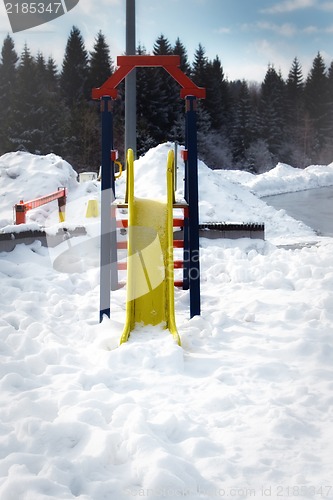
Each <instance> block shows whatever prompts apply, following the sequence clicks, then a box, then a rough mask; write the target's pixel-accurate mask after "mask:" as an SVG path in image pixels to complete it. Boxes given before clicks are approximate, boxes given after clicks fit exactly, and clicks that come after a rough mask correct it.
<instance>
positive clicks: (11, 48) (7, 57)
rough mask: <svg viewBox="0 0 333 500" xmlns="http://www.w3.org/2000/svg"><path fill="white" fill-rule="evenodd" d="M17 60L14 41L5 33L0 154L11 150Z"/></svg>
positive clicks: (0, 66)
mask: <svg viewBox="0 0 333 500" xmlns="http://www.w3.org/2000/svg"><path fill="white" fill-rule="evenodd" d="M17 62H18V55H17V53H16V51H15V45H14V41H13V39H12V38H11V37H10V36H9V35H7V37H6V38H5V40H4V42H3V46H2V50H1V64H0V155H2V154H3V153H6V152H8V151H11V150H12V142H11V135H12V129H13V125H14V116H13V113H14V110H13V106H14V99H15V89H16V79H17Z"/></svg>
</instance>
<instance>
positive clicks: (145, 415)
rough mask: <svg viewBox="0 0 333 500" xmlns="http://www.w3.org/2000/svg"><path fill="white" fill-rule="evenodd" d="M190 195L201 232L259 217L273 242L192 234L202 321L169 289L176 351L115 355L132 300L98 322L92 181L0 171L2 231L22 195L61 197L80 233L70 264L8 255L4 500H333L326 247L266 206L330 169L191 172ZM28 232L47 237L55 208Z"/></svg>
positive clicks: (155, 174) (158, 153) (151, 343)
mask: <svg viewBox="0 0 333 500" xmlns="http://www.w3.org/2000/svg"><path fill="white" fill-rule="evenodd" d="M170 147H172V145H171V144H163V145H160V146H158V147H157V148H154V149H152V150H151V151H149V152H148V153H147V154H146V155H145V157H143V158H141V159H140V160H138V161H137V162H136V165H135V167H136V190H137V194H139V195H140V196H149V197H154V198H155V197H160V196H163V195H164V193H165V186H164V175H165V164H166V155H167V151H168V149H169V148H170ZM178 166H179V170H178V197H179V198H180V197H181V196H182V179H183V171H182V162H181V160H180V158H179V161H178ZM199 183H200V219H201V222H208V221H233V222H264V223H265V235H266V240H265V241H262V240H251V239H240V240H208V239H201V241H200V244H201V271H202V277H201V306H202V315H201V316H200V317H195V318H193V319H189V297H188V292H186V291H183V290H179V289H176V290H175V301H176V319H177V326H178V330H179V333H180V336H181V340H182V347H178V346H177V345H176V344H175V343H174V341H173V338H172V336H171V335H169V334H168V333H167V332H166V331H163V330H161V329H159V328H149V327H145V328H137V330H136V331H135V332H134V333H132V335H131V337H130V340H129V342H128V343H126V344H123V345H122V346H121V347H117V343H118V340H119V336H120V334H121V331H122V326H123V322H124V318H125V289H124V288H122V289H120V290H118V291H116V292H113V293H112V297H111V310H112V317H111V319H110V320H108V319H104V321H103V322H102V323H101V324H99V323H98V309H99V269H98V238H92V236H93V235H95V234H96V228H97V227H98V220H97V221H96V219H86V218H85V212H86V207H87V203H88V200H89V199H92V198H96V199H97V200H98V198H99V185H98V183H97V182H88V183H85V184H81V185H80V184H78V182H77V180H76V175H75V172H74V171H73V170H72V168H71V167H70V165H68V163H66V162H65V161H63V160H62V159H61V158H59V157H57V156H55V155H53V154H52V155H47V156H34V155H30V154H27V153H9V154H6V155H4V156H2V157H1V158H0V208H1V216H0V218H1V220H0V227H1V228H2V231H11V230H13V229H15V228H13V226H12V224H13V211H12V207H13V205H14V204H15V203H17V202H18V201H19V200H20V199H24V200H28V199H31V198H34V197H36V196H40V195H43V194H46V193H48V192H52V191H54V190H56V189H57V188H58V187H60V186H65V187H67V188H68V206H67V211H66V214H67V222H66V224H67V225H73V226H75V225H77V224H84V225H85V226H86V227H87V231H88V236H87V237H86V239H85V240H84V241H82V240H80V238H77V239H75V240H77V241H78V244H75V241H74V240H72V245H73V247H72V249H71V251H72V252H73V253H72V254H71V257H72V260H71V265H70V266H67V267H66V266H57V265H56V263H57V262H59V260H57V259H59V253H60V254H61V252H63V253H64V252H65V249H62V248H61V246H60V247H59V248H58V249H54V252H58V255H57V256H55V254H54V253H52V251H51V250H48V249H47V248H44V247H41V246H40V244H39V243H38V242H36V243H34V244H32V245H29V246H26V245H24V244H20V245H18V246H17V247H16V248H15V250H14V251H13V252H10V253H4V252H3V253H0V276H1V319H0V356H1V358H0V372H1V375H0V391H1V392H0V394H1V395H0V404H1V407H0V456H1V458H0V499H1V500H49V499H54V500H60V499H65V500H70V499H79V500H103V499H105V500H129V499H131V498H137V497H139V498H149V499H153V500H157V499H160V498H166V499H169V500H172V499H173V498H186V499H189V500H197V499H200V498H207V499H209V498H235V499H244V498H253V497H256V498H264V497H268V498H270V499H280V498H294V497H295V498H297V499H308V498H316V499H333V468H332V449H333V240H332V238H325V237H318V236H317V235H316V234H315V232H314V231H312V230H311V229H310V228H308V227H306V226H305V225H304V224H303V223H301V222H299V221H296V220H294V219H292V218H291V217H289V216H288V215H287V214H286V213H285V212H284V211H283V210H280V211H276V210H275V209H274V208H273V207H269V206H268V205H267V204H266V203H265V202H264V201H263V200H261V199H260V196H264V195H268V194H273V193H278V192H279V193H281V192H286V191H296V190H301V189H308V188H312V187H318V186H327V185H333V164H331V165H328V166H310V167H308V168H307V169H305V170H298V169H293V168H292V167H289V166H286V165H281V164H279V165H278V166H277V167H276V168H275V169H273V170H272V171H270V172H268V173H265V174H262V175H259V176H253V175H251V174H249V173H244V172H236V171H212V170H210V169H208V168H207V167H206V166H205V165H204V164H203V163H202V162H199ZM124 185H125V184H124V179H123V178H121V179H120V180H119V181H117V188H116V189H117V195H118V196H121V195H122V194H123V192H124ZM27 219H28V220H27V222H28V227H37V226H39V225H42V226H45V227H47V228H48V230H49V231H50V232H52V231H54V230H55V228H58V225H57V202H52V203H51V204H49V205H45V206H43V207H40V208H39V209H35V210H34V211H31V212H28V218H27ZM85 242H86V243H88V244H87V245H86V246H84V245H83V243H85ZM89 242H90V243H89ZM292 243H301V245H299V247H295V248H294V249H288V248H289V247H288V245H290V244H292ZM66 245H67V247H66V248H67V249H68V243H66ZM83 248H84V250H83Z"/></svg>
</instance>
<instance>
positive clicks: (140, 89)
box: [136, 45, 160, 156]
mask: <svg viewBox="0 0 333 500" xmlns="http://www.w3.org/2000/svg"><path fill="white" fill-rule="evenodd" d="M146 53H147V52H146V49H145V47H143V46H141V45H139V46H138V47H137V54H138V55H145V54H146ZM155 79H156V72H155V68H137V69H136V95H137V99H136V114H137V153H138V156H140V155H143V154H145V153H146V152H147V151H148V149H150V148H151V147H154V146H156V145H157V144H158V143H159V141H158V139H157V138H156V135H155V134H156V128H157V124H159V116H158V114H159V99H160V91H159V88H158V86H157V85H156V84H155V83H156V80H155ZM155 124H156V127H155ZM158 126H159V125H158ZM158 135H159V136H160V131H159V130H158Z"/></svg>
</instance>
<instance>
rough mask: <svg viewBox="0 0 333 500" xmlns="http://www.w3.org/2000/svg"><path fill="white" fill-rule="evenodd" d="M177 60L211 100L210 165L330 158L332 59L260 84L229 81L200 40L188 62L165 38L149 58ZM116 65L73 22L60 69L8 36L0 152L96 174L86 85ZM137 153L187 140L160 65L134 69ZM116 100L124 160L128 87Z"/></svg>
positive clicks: (255, 168)
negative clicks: (43, 157) (51, 158)
mask: <svg viewBox="0 0 333 500" xmlns="http://www.w3.org/2000/svg"><path fill="white" fill-rule="evenodd" d="M149 53H151V54H153V55H168V54H177V55H179V56H180V58H181V69H182V71H183V72H185V73H186V74H187V75H188V76H190V78H191V79H192V80H193V81H194V82H195V83H196V84H197V85H198V86H200V87H205V88H206V91H207V97H206V99H205V100H200V101H199V106H198V115H197V116H198V119H197V122H198V155H199V158H200V159H202V160H204V161H205V162H206V163H207V165H208V166H210V167H211V168H224V169H231V168H233V169H235V168H237V169H243V170H248V171H251V172H254V173H256V172H263V171H265V170H269V169H270V168H272V167H274V166H275V165H276V163H277V161H280V162H284V163H288V164H290V165H292V166H294V167H299V168H304V167H306V166H308V165H310V164H327V163H331V162H332V161H333V62H332V63H331V65H330V66H329V67H326V65H325V62H324V60H323V57H322V56H321V54H320V52H318V53H317V55H316V57H315V58H314V60H313V63H312V67H311V69H310V71H309V73H308V75H303V72H302V66H301V63H300V61H299V60H298V58H297V57H295V58H294V59H293V61H291V67H290V71H289V74H288V77H287V79H286V80H284V79H283V78H282V76H281V74H280V72H279V71H276V69H275V68H274V65H269V66H268V67H267V72H266V75H265V78H264V81H263V82H262V83H260V82H248V81H247V80H246V79H244V80H242V81H240V80H237V81H228V79H226V78H225V75H224V71H223V66H222V63H221V61H220V58H219V56H216V57H215V59H214V60H209V59H208V58H207V56H206V55H205V49H204V47H203V46H202V45H201V44H200V43H199V44H198V48H197V50H196V52H195V54H194V60H193V62H192V63H191V62H189V60H188V56H187V51H186V48H185V47H184V45H183V44H182V42H181V41H180V39H179V38H178V39H177V40H176V42H175V44H174V45H172V44H171V43H170V42H169V40H168V39H167V38H166V37H165V36H164V35H161V36H159V37H158V38H157V40H156V42H155V44H154V47H153V50H152V52H149V51H147V50H146V48H145V47H142V46H138V47H137V54H149ZM114 69H115V67H114V62H113V61H112V58H111V56H110V47H109V45H108V44H107V42H106V38H105V36H104V35H103V33H102V32H101V31H99V32H98V34H97V35H96V38H95V43H94V46H93V49H92V50H91V51H90V52H88V51H87V49H86V48H85V44H84V40H83V37H82V35H81V32H80V30H79V29H78V28H77V27H76V26H73V27H72V29H71V32H70V34H69V36H68V39H67V44H66V48H65V53H64V57H63V61H62V65H61V68H60V69H59V68H58V67H57V64H56V63H55V61H54V59H53V58H52V57H48V58H47V59H46V58H45V57H44V55H43V54H42V53H41V52H39V53H38V54H36V55H32V54H31V51H30V49H29V47H28V46H27V45H25V47H24V49H23V51H22V53H21V54H20V55H18V54H17V52H16V50H15V43H14V41H13V39H12V37H11V36H10V35H7V37H6V38H5V39H4V41H3V45H2V50H1V61H0V155H2V154H4V153H6V152H11V151H28V152H30V153H34V154H48V153H51V152H53V153H55V154H57V155H59V156H61V157H62V158H64V159H65V160H67V161H68V162H69V163H70V164H71V165H72V166H73V167H74V168H75V169H76V170H77V172H81V171H83V170H89V171H98V169H99V165H100V156H101V153H100V135H101V134H100V114H99V106H98V102H96V101H93V100H92V99H91V89H92V88H93V87H99V86H101V85H102V83H104V82H105V80H106V79H107V78H108V77H109V76H110V75H111V74H112V73H113V71H114ZM136 75H137V154H138V156H140V155H142V154H144V153H145V152H146V151H147V150H148V149H150V148H151V147H154V146H156V145H157V144H160V143H162V142H165V141H178V142H179V143H180V144H184V101H183V100H182V99H181V98H180V97H179V86H178V84H177V83H176V82H174V81H173V80H172V78H171V77H170V76H169V75H168V73H166V72H165V70H163V69H161V68H158V69H156V68H138V69H137V70H136ZM118 90H119V92H118V95H119V97H118V98H117V99H116V100H114V101H113V108H114V137H115V140H114V142H115V144H114V147H115V149H118V151H119V153H120V156H122V158H123V148H124V85H123V84H121V85H120V86H119V87H118Z"/></svg>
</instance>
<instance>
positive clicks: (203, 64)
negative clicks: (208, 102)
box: [192, 43, 208, 87]
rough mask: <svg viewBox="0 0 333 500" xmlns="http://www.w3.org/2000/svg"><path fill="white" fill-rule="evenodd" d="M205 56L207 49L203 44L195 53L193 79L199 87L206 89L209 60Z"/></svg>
mask: <svg viewBox="0 0 333 500" xmlns="http://www.w3.org/2000/svg"><path fill="white" fill-rule="evenodd" d="M205 54H206V53H205V49H204V48H203V46H202V45H201V43H199V46H198V48H197V49H196V51H195V53H194V61H193V64H192V79H193V81H194V83H195V84H196V85H198V87H205V85H206V83H207V66H208V59H207V57H206V55H205Z"/></svg>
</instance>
